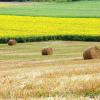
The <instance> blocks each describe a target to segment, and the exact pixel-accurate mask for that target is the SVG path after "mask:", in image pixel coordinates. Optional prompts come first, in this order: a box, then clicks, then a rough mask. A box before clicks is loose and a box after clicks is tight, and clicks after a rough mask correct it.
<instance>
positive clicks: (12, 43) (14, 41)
mask: <svg viewBox="0 0 100 100" xmlns="http://www.w3.org/2000/svg"><path fill="white" fill-rule="evenodd" d="M16 43H17V41H16V40H14V39H11V40H9V41H8V45H10V46H13V45H16Z"/></svg>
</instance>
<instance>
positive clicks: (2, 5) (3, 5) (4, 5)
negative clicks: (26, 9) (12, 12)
mask: <svg viewBox="0 0 100 100" xmlns="http://www.w3.org/2000/svg"><path fill="white" fill-rule="evenodd" d="M8 6H11V5H10V4H0V7H8Z"/></svg>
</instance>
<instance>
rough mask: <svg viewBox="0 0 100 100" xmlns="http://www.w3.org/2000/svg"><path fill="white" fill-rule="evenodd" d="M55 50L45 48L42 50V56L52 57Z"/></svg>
mask: <svg viewBox="0 0 100 100" xmlns="http://www.w3.org/2000/svg"><path fill="white" fill-rule="evenodd" d="M52 54H53V49H52V48H44V49H42V55H52Z"/></svg>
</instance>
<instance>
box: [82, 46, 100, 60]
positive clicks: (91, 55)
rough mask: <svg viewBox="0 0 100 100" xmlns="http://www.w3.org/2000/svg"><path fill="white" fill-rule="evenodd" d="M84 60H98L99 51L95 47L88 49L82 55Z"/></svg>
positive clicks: (99, 56)
mask: <svg viewBox="0 0 100 100" xmlns="http://www.w3.org/2000/svg"><path fill="white" fill-rule="evenodd" d="M83 58H84V60H87V59H100V49H99V48H98V47H96V46H94V47H91V48H88V49H87V50H85V51H84V53H83Z"/></svg>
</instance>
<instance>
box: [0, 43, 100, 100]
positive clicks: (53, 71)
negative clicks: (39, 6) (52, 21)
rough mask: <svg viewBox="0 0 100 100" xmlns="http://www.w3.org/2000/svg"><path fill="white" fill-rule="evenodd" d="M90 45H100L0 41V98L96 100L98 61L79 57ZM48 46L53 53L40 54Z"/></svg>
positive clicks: (98, 92) (99, 82) (99, 85)
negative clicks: (8, 43) (3, 42)
mask: <svg viewBox="0 0 100 100" xmlns="http://www.w3.org/2000/svg"><path fill="white" fill-rule="evenodd" d="M92 45H97V46H99V47H100V43H99V42H76V41H73V42H71V41H68V42H66V41H63V42H62V41H55V42H53V41H51V42H34V43H19V44H17V45H16V46H12V47H11V46H8V45H7V44H0V99H1V100H8V99H9V100H15V99H18V100H44V99H45V100H48V97H55V98H56V99H53V100H59V99H60V98H62V99H61V100H63V99H64V98H65V99H64V100H69V98H70V100H90V98H95V99H94V100H99V98H100V60H83V58H82V54H83V51H84V50H85V49H86V48H87V47H89V46H92ZM48 46H50V47H52V48H53V50H54V53H53V55H50V56H42V55H41V49H42V48H43V47H48ZM2 98H3V99H2ZM20 98H21V99H20ZM29 98H30V99H29ZM32 98H34V99H32ZM35 98H41V99H35ZM75 98H76V99H75ZM50 100H51V99H50Z"/></svg>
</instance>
